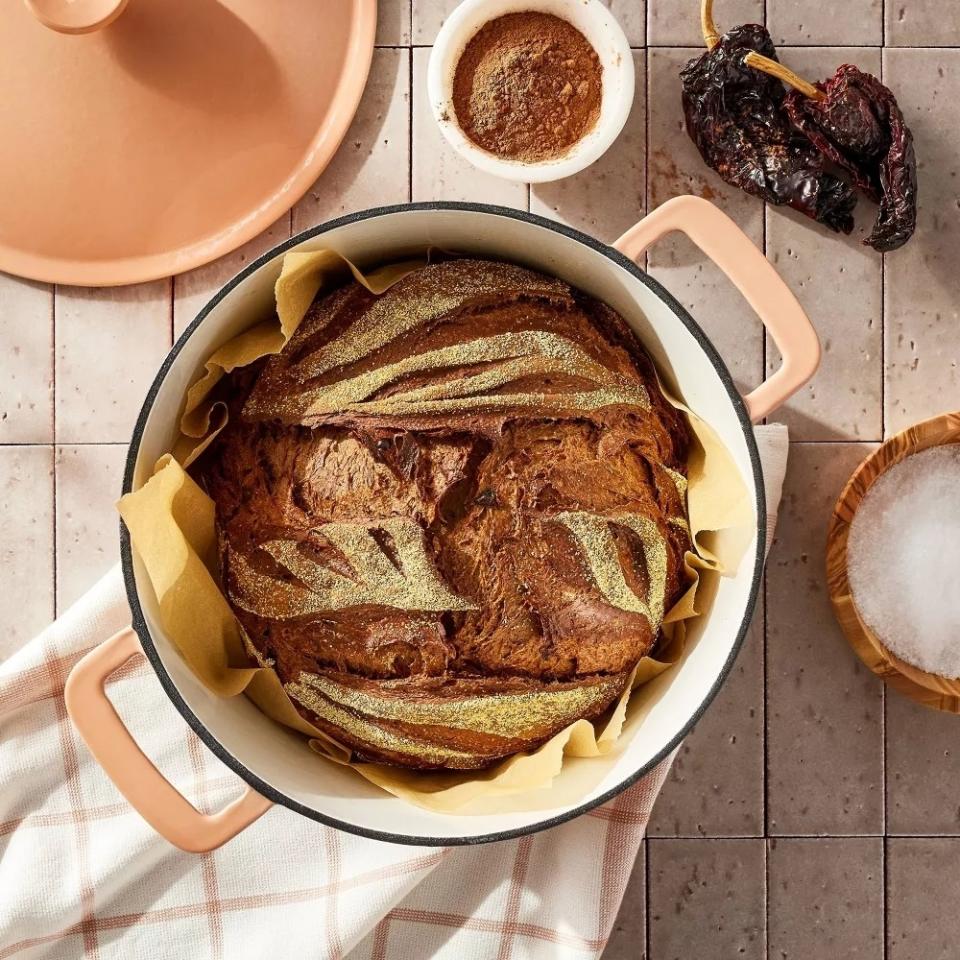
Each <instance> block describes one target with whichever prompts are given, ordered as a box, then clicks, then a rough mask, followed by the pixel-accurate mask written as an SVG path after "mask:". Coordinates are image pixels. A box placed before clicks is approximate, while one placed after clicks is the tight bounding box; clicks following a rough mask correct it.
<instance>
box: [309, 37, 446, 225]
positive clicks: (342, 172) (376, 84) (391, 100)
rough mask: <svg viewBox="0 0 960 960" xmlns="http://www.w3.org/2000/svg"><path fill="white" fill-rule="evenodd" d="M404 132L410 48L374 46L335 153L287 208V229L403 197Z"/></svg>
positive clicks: (406, 175)
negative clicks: (366, 74) (354, 112)
mask: <svg viewBox="0 0 960 960" xmlns="http://www.w3.org/2000/svg"><path fill="white" fill-rule="evenodd" d="M430 122H431V123H433V119H432V118H431V119H430ZM409 134H410V51H409V50H376V51H375V52H374V55H373V63H372V65H371V67H370V79H369V80H368V81H367V86H366V89H365V90H364V92H363V99H362V100H361V101H360V106H359V108H358V110H357V115H356V117H354V120H353V123H352V124H351V125H350V129H349V130H348V131H347V135H346V136H345V137H344V138H343V143H342V144H341V146H340V149H339V150H338V151H337V155H336V156H335V157H334V159H333V162H332V163H331V164H330V166H329V167H327V169H326V170H325V171H324V173H323V176H322V177H321V178H320V180H319V181H318V182H317V183H316V184H315V185H314V186H313V187H311V188H310V190H308V191H307V194H306V196H305V197H304V198H303V199H302V200H301V201H300V202H299V203H298V204H297V205H296V206H295V207H294V208H293V232H294V233H299V232H300V231H301V230H305V229H306V228H307V227H312V226H313V225H314V224H317V223H321V222H323V221H324V220H330V219H332V218H333V217H338V216H340V215H341V214H343V213H348V212H351V211H354V210H363V209H364V208H365V207H376V206H380V205H382V204H388V203H405V202H406V201H407V200H409V199H410V192H409V189H410V186H409V185H410V135H409Z"/></svg>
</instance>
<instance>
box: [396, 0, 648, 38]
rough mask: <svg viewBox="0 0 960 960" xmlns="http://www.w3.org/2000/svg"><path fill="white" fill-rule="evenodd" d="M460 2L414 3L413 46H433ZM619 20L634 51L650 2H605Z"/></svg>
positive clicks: (421, 0)
mask: <svg viewBox="0 0 960 960" xmlns="http://www.w3.org/2000/svg"><path fill="white" fill-rule="evenodd" d="M458 2H459V0H414V4H413V42H414V43H415V44H419V45H425V46H430V45H431V44H432V43H433V41H434V38H435V37H436V36H437V33H438V32H439V30H440V28H441V27H442V26H443V22H444V20H446V18H447V16H448V15H449V13H450V11H451V10H453V8H454V7H455V6H456V5H457V3H458ZM603 2H604V3H605V4H606V5H607V6H608V7H609V8H610V10H611V11H612V12H613V15H614V16H615V17H616V18H617V20H618V22H619V23H620V26H621V27H622V28H623V32H624V33H625V34H626V37H627V41H628V42H629V44H630V46H631V47H642V46H643V45H644V43H645V42H646V39H645V38H646V0H603Z"/></svg>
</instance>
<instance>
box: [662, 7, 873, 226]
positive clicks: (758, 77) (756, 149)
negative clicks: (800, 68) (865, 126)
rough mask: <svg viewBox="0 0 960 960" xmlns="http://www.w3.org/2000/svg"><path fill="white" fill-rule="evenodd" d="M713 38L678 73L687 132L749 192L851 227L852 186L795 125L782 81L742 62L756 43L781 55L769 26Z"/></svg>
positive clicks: (759, 48)
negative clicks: (831, 168)
mask: <svg viewBox="0 0 960 960" xmlns="http://www.w3.org/2000/svg"><path fill="white" fill-rule="evenodd" d="M705 10H707V11H708V12H709V5H707V6H706V7H705ZM711 41H712V42H713V46H712V47H710V49H708V50H707V51H706V52H705V53H703V54H702V55H701V56H699V57H697V58H696V59H694V60H691V61H690V62H689V63H688V64H687V65H686V67H684V69H683V70H682V71H681V73H680V79H681V81H682V84H683V112H684V117H685V119H686V124H687V133H688V134H689V135H690V137H691V139H692V140H693V142H694V143H695V144H696V145H697V148H698V149H699V151H700V154H701V156H702V157H703V159H704V160H705V161H706V163H707V164H708V166H710V167H712V168H713V169H714V170H716V171H717V173H719V174H720V176H721V177H723V179H724V180H725V181H726V182H727V183H729V184H732V185H733V186H735V187H739V188H740V189H741V190H745V191H746V192H747V193H751V194H753V195H754V196H757V197H761V198H762V199H764V200H767V201H769V202H770V203H774V204H789V205H790V206H791V207H793V208H794V209H795V210H799V211H800V212H801V213H804V214H806V215H807V216H808V217H811V218H812V219H814V220H816V221H818V222H819V223H823V224H826V226H828V227H830V229H831V230H836V231H838V232H839V231H842V232H843V233H850V231H851V230H852V229H853V208H854V206H855V205H856V202H857V198H856V194H855V193H854V192H853V189H852V188H851V187H850V186H849V185H848V184H846V183H844V182H843V181H842V180H840V179H838V178H837V177H835V176H833V174H831V173H827V172H826V169H825V167H826V160H825V159H824V156H823V155H822V154H821V153H820V152H819V151H818V150H817V149H816V148H815V147H814V146H813V145H812V144H811V143H810V141H809V140H808V139H807V138H806V137H805V136H804V135H803V134H801V133H800V132H798V131H797V130H795V129H794V127H793V125H792V124H791V123H790V118H789V117H788V116H787V112H786V109H785V108H784V99H785V97H786V91H785V90H784V88H783V85H782V84H781V82H780V81H779V80H778V79H776V78H775V77H772V76H769V75H768V74H766V73H762V72H761V71H759V70H756V69H754V68H753V67H751V66H749V65H748V64H747V63H746V62H745V60H746V59H747V57H748V56H749V55H750V53H751V51H753V52H755V53H759V54H760V55H762V56H763V57H766V58H768V59H769V60H771V61H776V57H777V55H776V51H775V50H774V46H773V41H772V40H771V39H770V34H769V33H767V31H766V30H765V29H764V28H763V27H761V26H760V25H759V24H744V25H743V26H740V27H735V28H734V29H732V30H730V31H729V32H728V33H726V34H724V35H723V36H722V37H719V38H715V39H714V38H711Z"/></svg>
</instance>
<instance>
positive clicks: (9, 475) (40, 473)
mask: <svg viewBox="0 0 960 960" xmlns="http://www.w3.org/2000/svg"><path fill="white" fill-rule="evenodd" d="M0 496H2V502H3V512H2V515H0V516H2V522H0V567H2V569H3V578H4V584H3V592H2V594H0V596H2V598H3V599H2V612H3V627H4V628H3V630H0V659H5V658H6V657H8V656H10V655H11V654H12V653H15V652H16V651H17V650H19V649H20V647H21V646H22V645H23V644H24V643H26V642H27V641H28V640H29V639H30V638H31V637H32V636H34V635H35V634H37V633H39V632H40V630H42V629H43V628H44V627H45V626H46V625H47V624H48V623H49V622H50V621H51V620H52V619H53V615H54V606H53V603H54V601H53V596H54V591H53V569H54V566H53V565H54V553H53V535H54V534H53V530H54V528H53V449H52V448H51V447H49V446H0Z"/></svg>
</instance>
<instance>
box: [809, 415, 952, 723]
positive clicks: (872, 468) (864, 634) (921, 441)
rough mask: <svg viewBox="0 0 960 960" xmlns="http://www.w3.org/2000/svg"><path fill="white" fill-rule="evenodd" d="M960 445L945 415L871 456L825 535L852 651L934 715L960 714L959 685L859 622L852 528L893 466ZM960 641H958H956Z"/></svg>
mask: <svg viewBox="0 0 960 960" xmlns="http://www.w3.org/2000/svg"><path fill="white" fill-rule="evenodd" d="M947 443H960V412H958V413H944V414H941V415H940V416H938V417H933V418H932V419H930V420H924V421H922V422H920V423H917V424H914V425H913V426H912V427H908V428H907V429H906V430H904V431H903V432H902V433H898V434H897V435H896V436H894V437H891V438H890V439H889V440H887V441H886V442H884V443H883V444H882V445H881V446H880V447H879V448H878V449H877V450H875V451H874V452H873V453H871V454H870V456H869V457H867V458H866V460H864V461H863V463H861V464H860V466H859V467H857V469H856V470H855V471H854V473H853V476H851V477H850V479H849V480H848V481H847V485H846V486H845V487H844V488H843V492H842V493H841V494H840V498H839V499H838V500H837V504H836V506H835V507H834V509H833V517H832V518H831V521H830V529H829V532H828V534H827V588H828V591H829V594H830V602H831V603H832V604H833V612H834V614H835V615H836V617H837V620H838V621H839V623H840V627H841V629H842V630H843V632H844V635H845V636H846V638H847V640H848V641H849V643H850V646H851V647H853V649H854V650H855V651H856V654H857V656H858V657H860V659H861V660H862V661H863V662H864V664H866V666H867V667H869V668H870V669H871V670H872V671H873V672H874V673H875V674H876V675H877V676H878V677H880V678H881V679H882V680H883V681H884V682H886V683H888V684H890V686H892V687H893V688H894V689H895V690H899V691H900V693H903V694H905V695H906V696H908V697H910V698H911V699H912V700H916V701H917V702H918V703H922V704H924V705H925V706H928V707H933V708H934V709H936V710H945V711H947V712H949V713H960V679H949V678H946V677H940V676H937V675H936V674H933V673H927V672H926V671H925V670H920V669H919V668H918V667H914V666H912V665H911V664H909V663H906V662H905V661H903V660H901V659H900V658H899V657H898V656H896V655H895V654H893V653H891V651H890V650H888V649H887V648H886V647H885V646H884V645H883V643H881V641H880V640H879V639H878V638H877V636H876V635H875V634H874V633H873V631H872V630H871V629H870V627H868V626H867V624H866V623H865V622H864V620H863V619H862V618H861V616H860V613H859V611H858V610H857V607H856V604H855V603H854V600H853V596H852V591H851V589H850V581H849V579H848V578H847V538H848V537H849V535H850V524H851V523H852V522H853V517H854V515H855V514H856V512H857V509H858V507H859V506H860V503H861V501H862V500H863V498H864V497H865V496H866V494H867V491H868V490H869V489H870V487H871V486H872V484H873V483H874V481H875V480H876V479H877V478H878V477H879V476H881V475H882V474H883V473H885V472H886V471H887V470H889V469H890V467H892V466H893V465H894V464H897V463H900V461H902V460H904V459H906V458H907V457H909V456H910V455H911V454H914V453H917V452H919V451H920V450H926V449H928V448H929V447H937V446H941V445H942V444H947ZM957 639H958V641H960V637H958V638H957Z"/></svg>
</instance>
